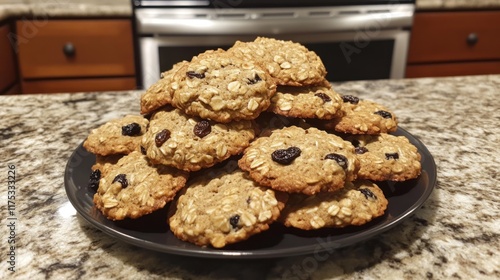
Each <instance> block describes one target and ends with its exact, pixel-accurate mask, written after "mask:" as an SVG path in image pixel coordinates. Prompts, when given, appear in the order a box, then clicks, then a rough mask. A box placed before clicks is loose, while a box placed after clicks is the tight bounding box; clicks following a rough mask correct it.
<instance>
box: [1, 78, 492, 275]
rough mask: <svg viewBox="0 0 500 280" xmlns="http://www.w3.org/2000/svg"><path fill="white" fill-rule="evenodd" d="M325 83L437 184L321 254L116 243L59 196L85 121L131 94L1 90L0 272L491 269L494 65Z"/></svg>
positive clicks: (134, 97) (133, 106)
mask: <svg viewBox="0 0 500 280" xmlns="http://www.w3.org/2000/svg"><path fill="white" fill-rule="evenodd" d="M335 89H336V90H337V91H339V92H340V93H344V94H355V95H358V96H360V97H362V98H367V99H371V100H374V101H377V102H380V103H382V104H385V105H386V106H387V107H389V108H390V109H392V110H393V111H394V112H395V113H396V114H397V115H398V116H399V120H400V125H401V126H402V127H403V128H405V129H406V130H408V131H409V132H410V133H412V134H413V135H415V136H416V137H418V138H419V139H420V140H422V142H423V143H424V144H425V145H426V146H427V148H428V149H429V150H430V152H431V153H432V155H433V156H434V159H435V161H436V164H437V166H438V170H437V173H438V183H437V186H436V189H435V190H434V192H433V193H432V194H431V196H430V198H429V199H428V200H427V201H426V203H425V204H424V205H423V207H422V208H421V209H419V210H418V211H417V212H416V213H415V214H414V215H412V216H411V217H409V218H408V219H407V220H405V221H404V222H403V223H402V224H400V225H398V226H396V227H395V228H393V229H391V230H389V231H387V232H385V233H383V234H381V235H379V236H378V237H376V238H373V239H371V240H368V241H365V242H363V243H359V244H356V245H353V246H350V247H346V248H343V249H338V250H336V251H332V252H329V253H326V254H323V255H321V258H319V256H317V255H309V256H295V257H290V258H281V259H268V260H223V261H220V260H213V259H208V260H207V259H197V258H190V257H181V256H174V255H167V254H162V253H157V252H153V251H149V250H146V249H142V248H138V247H134V246H132V245H128V244H125V243H123V242H121V241H117V240H115V239H114V238H112V237H110V236H108V235H106V234H104V233H103V232H100V231H99V230H97V229H95V228H94V227H93V226H91V225H90V224H88V223H87V222H86V221H85V220H84V219H83V218H82V217H81V216H80V215H79V214H77V213H76V211H75V210H74V208H73V207H72V206H71V204H70V203H69V202H68V198H67V196H66V193H65V190H64V182H63V174H64V169H65V165H66V162H67V160H68V158H69V156H70V155H71V153H72V152H73V150H74V149H75V148H76V147H77V146H78V145H79V144H80V143H81V142H82V141H83V140H84V139H85V137H86V136H87V134H88V133H89V131H90V129H92V128H94V127H96V126H97V125H99V124H101V123H103V122H105V121H108V120H110V119H112V118H116V117H118V116H121V115H124V114H127V113H138V112H139V95H140V93H141V92H139V91H132V92H106V93H77V94H53V95H22V96H0V119H1V120H2V121H1V122H0V133H1V134H0V156H1V158H2V166H1V170H2V171H1V174H2V175H1V176H0V181H1V183H0V197H1V200H0V217H1V221H2V226H1V227H0V228H1V229H0V232H1V234H0V236H2V239H1V240H0V267H1V269H0V279H384V280H387V279H499V278H500V219H499V217H500V191H499V189H498V186H499V184H500V180H499V178H500V174H499V172H500V171H499V170H500V149H499V148H500V147H499V145H498V143H500V126H499V123H500V103H499V102H498V100H499V98H500V75H495V76H475V77H456V78H439V79H431V78H427V79H414V80H381V81H359V82H348V83H343V84H335ZM9 165H15V167H16V197H15V202H16V205H15V212H14V215H15V217H16V219H17V220H16V229H15V234H16V243H15V245H16V251H15V253H16V272H14V273H12V272H10V271H8V270H7V269H8V267H9V264H8V262H7V261H8V259H9V257H8V256H7V254H8V252H9V247H8V246H9V245H11V244H8V238H7V236H8V235H9V229H8V222H9V220H7V218H8V217H10V216H9V215H8V212H7V200H8V197H7V196H8V193H7V186H8V182H7V174H8V168H9V167H8V166H9ZM312 260H313V261H312ZM284 276H285V277H284Z"/></svg>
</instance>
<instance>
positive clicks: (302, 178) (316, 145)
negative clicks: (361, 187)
mask: <svg viewBox="0 0 500 280" xmlns="http://www.w3.org/2000/svg"><path fill="white" fill-rule="evenodd" d="M238 165H239V166H240V167H241V169H243V170H245V171H247V172H249V174H250V177H251V178H252V179H253V180H255V181H256V182H258V183H259V184H261V185H263V186H268V187H271V188H273V189H275V190H279V191H283V192H299V193H304V194H307V195H313V194H315V193H318V192H322V191H325V192H332V191H336V190H338V189H340V188H342V187H343V186H344V184H345V182H346V181H347V182H349V181H353V180H354V179H355V178H356V173H357V171H358V169H359V163H358V160H357V158H356V155H355V154H354V146H353V145H352V144H351V143H350V142H348V141H344V140H343V139H342V138H340V137H338V136H335V135H333V134H329V133H326V132H325V131H321V130H318V129H316V128H314V127H311V128H308V129H303V128H300V127H296V126H291V127H285V128H283V129H279V130H274V131H272V133H271V135H270V136H269V137H261V138H258V139H256V140H255V141H253V142H252V143H251V144H250V146H249V147H248V148H247V149H245V151H244V154H243V157H242V158H241V159H240V160H239V161H238Z"/></svg>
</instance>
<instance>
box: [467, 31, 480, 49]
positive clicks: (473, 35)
mask: <svg viewBox="0 0 500 280" xmlns="http://www.w3.org/2000/svg"><path fill="white" fill-rule="evenodd" d="M478 40H479V38H478V37H477V34H476V33H470V34H469V35H468V36H467V45H469V46H474V45H475V44H477V41H478Z"/></svg>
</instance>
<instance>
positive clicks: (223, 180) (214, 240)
mask: <svg viewBox="0 0 500 280" xmlns="http://www.w3.org/2000/svg"><path fill="white" fill-rule="evenodd" d="M207 172H211V170H208V171H207ZM286 197H287V196H286V195H283V194H280V195H278V194H277V193H276V192H275V191H273V190H271V189H268V188H263V187H260V186H259V185H258V184H257V183H255V182H254V181H253V180H251V179H250V178H248V176H247V175H246V173H245V172H243V171H241V170H240V169H236V170H234V171H231V172H218V173H217V175H215V176H208V177H207V176H199V177H198V178H196V179H194V180H192V181H190V182H189V183H188V186H187V187H186V188H185V189H183V190H182V192H181V194H180V195H179V197H178V199H177V200H176V201H174V202H173V203H172V204H171V206H170V209H169V213H170V214H169V216H170V218H169V224H170V229H171V230H172V232H173V233H174V235H175V236H177V237H178V238H179V239H181V240H184V241H188V242H191V243H194V244H196V245H199V246H212V247H215V248H222V247H224V246H226V245H227V244H231V243H236V242H239V241H242V240H246V239H248V238H249V237H250V236H252V235H255V234H257V233H259V232H262V231H265V230H267V229H268V228H269V224H271V223H272V222H274V221H275V220H276V219H277V218H278V216H279V214H280V210H281V209H283V207H284V202H285V200H286Z"/></svg>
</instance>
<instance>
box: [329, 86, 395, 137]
mask: <svg viewBox="0 0 500 280" xmlns="http://www.w3.org/2000/svg"><path fill="white" fill-rule="evenodd" d="M342 99H343V101H344V102H343V103H342V108H341V111H342V117H340V118H334V119H333V120H331V121H328V122H327V123H325V128H326V129H332V130H335V131H338V132H343V133H349V134H379V133H387V132H394V131H396V128H397V120H396V116H395V115H394V113H392V112H390V111H389V110H388V109H387V108H386V107H384V106H382V105H380V104H378V103H376V102H373V101H369V100H360V99H359V98H357V97H355V96H352V95H344V96H342Z"/></svg>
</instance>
